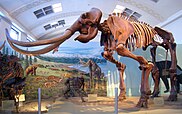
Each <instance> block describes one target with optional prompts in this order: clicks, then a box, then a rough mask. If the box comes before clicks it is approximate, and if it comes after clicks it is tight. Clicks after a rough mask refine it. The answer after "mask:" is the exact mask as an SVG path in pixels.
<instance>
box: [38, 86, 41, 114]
mask: <svg viewBox="0 0 182 114" xmlns="http://www.w3.org/2000/svg"><path fill="white" fill-rule="evenodd" d="M38 114H41V88H38Z"/></svg>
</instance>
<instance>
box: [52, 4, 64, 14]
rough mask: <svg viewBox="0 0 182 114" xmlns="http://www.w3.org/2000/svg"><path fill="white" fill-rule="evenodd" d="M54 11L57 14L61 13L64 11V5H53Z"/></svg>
mask: <svg viewBox="0 0 182 114" xmlns="http://www.w3.org/2000/svg"><path fill="white" fill-rule="evenodd" d="M52 8H53V11H54V12H55V13H56V12H61V11H62V5H61V3H57V4H53V5H52Z"/></svg>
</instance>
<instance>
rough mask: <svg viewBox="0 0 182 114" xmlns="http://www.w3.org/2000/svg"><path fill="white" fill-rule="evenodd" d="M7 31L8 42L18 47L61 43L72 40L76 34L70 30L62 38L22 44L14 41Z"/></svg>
mask: <svg viewBox="0 0 182 114" xmlns="http://www.w3.org/2000/svg"><path fill="white" fill-rule="evenodd" d="M5 31H6V37H7V39H8V42H12V43H14V44H16V45H19V46H25V47H32V46H40V45H46V44H52V43H56V42H59V41H60V40H63V39H68V38H70V37H71V36H72V35H73V34H74V33H73V32H72V31H70V30H69V29H68V30H66V31H65V32H64V34H63V35H62V36H60V37H57V38H51V39H46V40H40V41H35V42H22V41H17V40H14V39H13V38H12V37H11V36H10V34H9V32H8V29H5Z"/></svg>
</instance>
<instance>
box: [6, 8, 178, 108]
mask: <svg viewBox="0 0 182 114" xmlns="http://www.w3.org/2000/svg"><path fill="white" fill-rule="evenodd" d="M101 16H102V13H101V11H100V10H99V9H97V8H92V9H91V10H90V11H89V12H86V13H84V14H82V15H81V16H80V18H79V19H78V20H77V21H75V22H74V24H73V25H72V26H71V27H70V28H68V29H67V30H66V31H65V34H64V35H63V36H60V37H58V38H53V39H49V40H43V41H36V42H31V43H25V42H20V41H15V40H13V39H12V38H11V37H9V35H8V32H7V39H8V42H9V43H10V45H11V46H12V47H13V48H14V49H15V50H16V51H18V52H20V53H23V54H27V55H37V54H42V53H46V52H48V51H50V50H52V49H54V48H56V47H57V46H59V44H61V43H63V42H64V41H65V40H66V39H68V38H69V37H71V35H73V34H74V33H75V32H76V31H79V32H80V35H79V36H78V37H77V38H76V39H75V40H78V41H80V42H82V43H86V42H89V41H90V40H92V39H93V38H94V37H95V36H96V35H97V32H98V30H99V31H101V41H100V43H101V46H104V52H103V53H102V56H103V57H104V58H105V59H106V60H108V61H110V62H112V63H114V64H115V65H116V67H117V68H118V70H119V75H120V89H121V92H120V95H119V98H120V100H122V99H125V90H126V88H125V85H124V80H123V72H124V69H125V65H124V64H123V63H121V62H119V61H117V60H115V59H114V58H113V56H112V55H113V52H114V51H115V52H117V54H118V55H120V56H123V57H129V58H132V59H134V60H136V61H138V62H139V64H140V67H139V68H140V70H141V71H142V76H141V77H142V79H141V88H140V91H141V96H140V100H139V102H138V104H137V106H138V107H148V98H149V95H150V94H151V92H150V89H149V84H148V78H149V73H150V72H151V71H152V72H153V74H156V76H157V72H158V71H157V69H155V68H156V67H154V66H155V56H156V48H157V46H162V47H164V48H165V49H169V51H170V54H171V61H172V65H171V67H170V76H171V92H170V95H169V100H171V101H173V100H176V99H177V93H176V89H175V87H174V82H175V79H176V78H175V77H176V63H177V60H176V44H175V43H174V38H173V36H172V34H171V33H170V32H167V31H165V30H163V29H161V28H159V27H155V28H152V27H151V26H150V25H148V24H146V23H144V22H139V21H136V19H135V18H133V17H131V18H130V17H127V15H124V14H118V16H116V14H113V15H110V16H109V18H108V19H107V20H105V21H104V22H103V23H100V20H101ZM157 39H160V41H161V42H160V41H158V40H157ZM14 44H17V45H21V46H27V47H31V46H38V45H44V44H52V46H50V47H47V48H45V49H42V50H38V51H25V50H22V49H19V48H17V47H15V45H14ZM149 45H152V46H153V48H152V49H151V55H152V62H153V63H151V62H148V61H147V60H146V59H145V58H144V57H142V56H140V55H135V54H133V53H132V51H133V50H135V49H136V48H142V49H143V50H146V48H147V47H148V46H149ZM154 77H155V76H154ZM155 79H157V78H155ZM157 90H158V86H157V85H155V89H154V93H155V92H157Z"/></svg>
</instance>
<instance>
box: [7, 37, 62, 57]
mask: <svg viewBox="0 0 182 114" xmlns="http://www.w3.org/2000/svg"><path fill="white" fill-rule="evenodd" d="M8 42H9V44H10V46H11V47H12V48H13V49H14V50H16V51H17V52H19V53H22V54H25V55H33V56H36V55H40V54H44V53H47V52H49V51H51V50H52V49H54V48H56V47H58V46H59V45H60V44H61V43H62V42H64V41H60V42H57V43H54V44H51V45H50V46H48V47H46V48H43V49H40V50H36V51H26V50H22V49H20V48H18V47H17V46H15V45H14V44H13V43H12V42H10V41H9V39H8Z"/></svg>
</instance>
